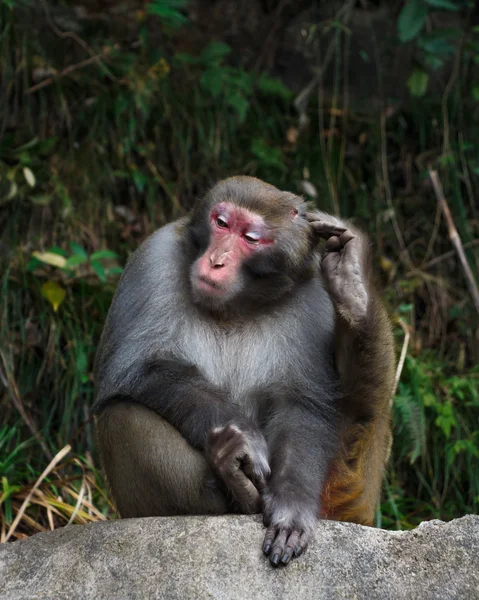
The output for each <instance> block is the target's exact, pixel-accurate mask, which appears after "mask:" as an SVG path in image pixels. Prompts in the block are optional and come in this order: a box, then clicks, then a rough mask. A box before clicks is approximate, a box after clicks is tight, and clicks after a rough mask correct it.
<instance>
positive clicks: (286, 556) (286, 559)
mask: <svg viewBox="0 0 479 600" xmlns="http://www.w3.org/2000/svg"><path fill="white" fill-rule="evenodd" d="M290 560H291V552H285V553H284V554H283V556H282V557H281V562H282V563H283V565H287V564H288V563H289V561H290Z"/></svg>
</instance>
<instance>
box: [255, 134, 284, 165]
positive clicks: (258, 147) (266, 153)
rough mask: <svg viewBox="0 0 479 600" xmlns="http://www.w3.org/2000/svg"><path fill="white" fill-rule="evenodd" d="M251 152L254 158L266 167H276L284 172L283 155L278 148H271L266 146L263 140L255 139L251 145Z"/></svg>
mask: <svg viewBox="0 0 479 600" xmlns="http://www.w3.org/2000/svg"><path fill="white" fill-rule="evenodd" d="M251 151H252V153H253V154H254V155H255V156H256V158H257V159H258V160H259V161H260V162H262V163H263V164H264V165H266V166H268V167H276V168H277V169H281V170H282V171H284V170H285V169H286V167H285V165H284V162H283V155H282V153H281V150H280V149H279V148H271V147H269V146H267V145H266V142H265V141H264V139H263V138H256V139H254V140H253V141H252V143H251Z"/></svg>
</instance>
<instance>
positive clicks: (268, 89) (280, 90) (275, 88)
mask: <svg viewBox="0 0 479 600" xmlns="http://www.w3.org/2000/svg"><path fill="white" fill-rule="evenodd" d="M256 87H257V88H258V90H259V91H260V92H262V93H263V94H267V95H269V96H277V97H279V98H284V99H285V100H289V99H290V98H291V97H292V96H293V92H292V91H291V90H290V89H289V88H287V87H286V86H285V85H284V83H283V82H282V81H281V80H280V79H277V78H276V77H269V76H268V75H264V74H262V75H260V76H259V77H258V80H257V82H256Z"/></svg>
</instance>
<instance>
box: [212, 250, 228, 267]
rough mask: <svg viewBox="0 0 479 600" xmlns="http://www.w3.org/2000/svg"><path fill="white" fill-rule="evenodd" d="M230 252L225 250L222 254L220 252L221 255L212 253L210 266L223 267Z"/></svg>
mask: <svg viewBox="0 0 479 600" xmlns="http://www.w3.org/2000/svg"><path fill="white" fill-rule="evenodd" d="M228 254H229V251H228V252H223V253H222V254H220V255H219V256H218V255H216V254H214V253H213V254H211V256H210V266H211V268H212V269H221V268H222V267H224V266H225V264H226V262H227V260H228Z"/></svg>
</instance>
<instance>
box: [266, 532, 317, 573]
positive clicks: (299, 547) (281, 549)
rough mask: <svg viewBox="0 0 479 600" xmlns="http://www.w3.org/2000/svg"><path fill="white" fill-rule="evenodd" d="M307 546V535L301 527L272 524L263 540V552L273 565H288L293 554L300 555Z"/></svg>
mask: <svg viewBox="0 0 479 600" xmlns="http://www.w3.org/2000/svg"><path fill="white" fill-rule="evenodd" d="M306 546H307V536H306V535H305V534H304V533H303V532H302V531H301V529H293V530H291V529H290V528H289V527H278V526H277V525H270V526H269V527H268V529H267V531H266V534H265V536H264V541H263V552H264V554H266V556H269V561H270V563H271V564H272V565H273V567H278V566H279V565H280V564H282V565H287V564H288V563H289V561H290V560H291V558H292V557H293V556H299V555H300V554H301V553H302V552H304V550H305V549H306Z"/></svg>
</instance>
